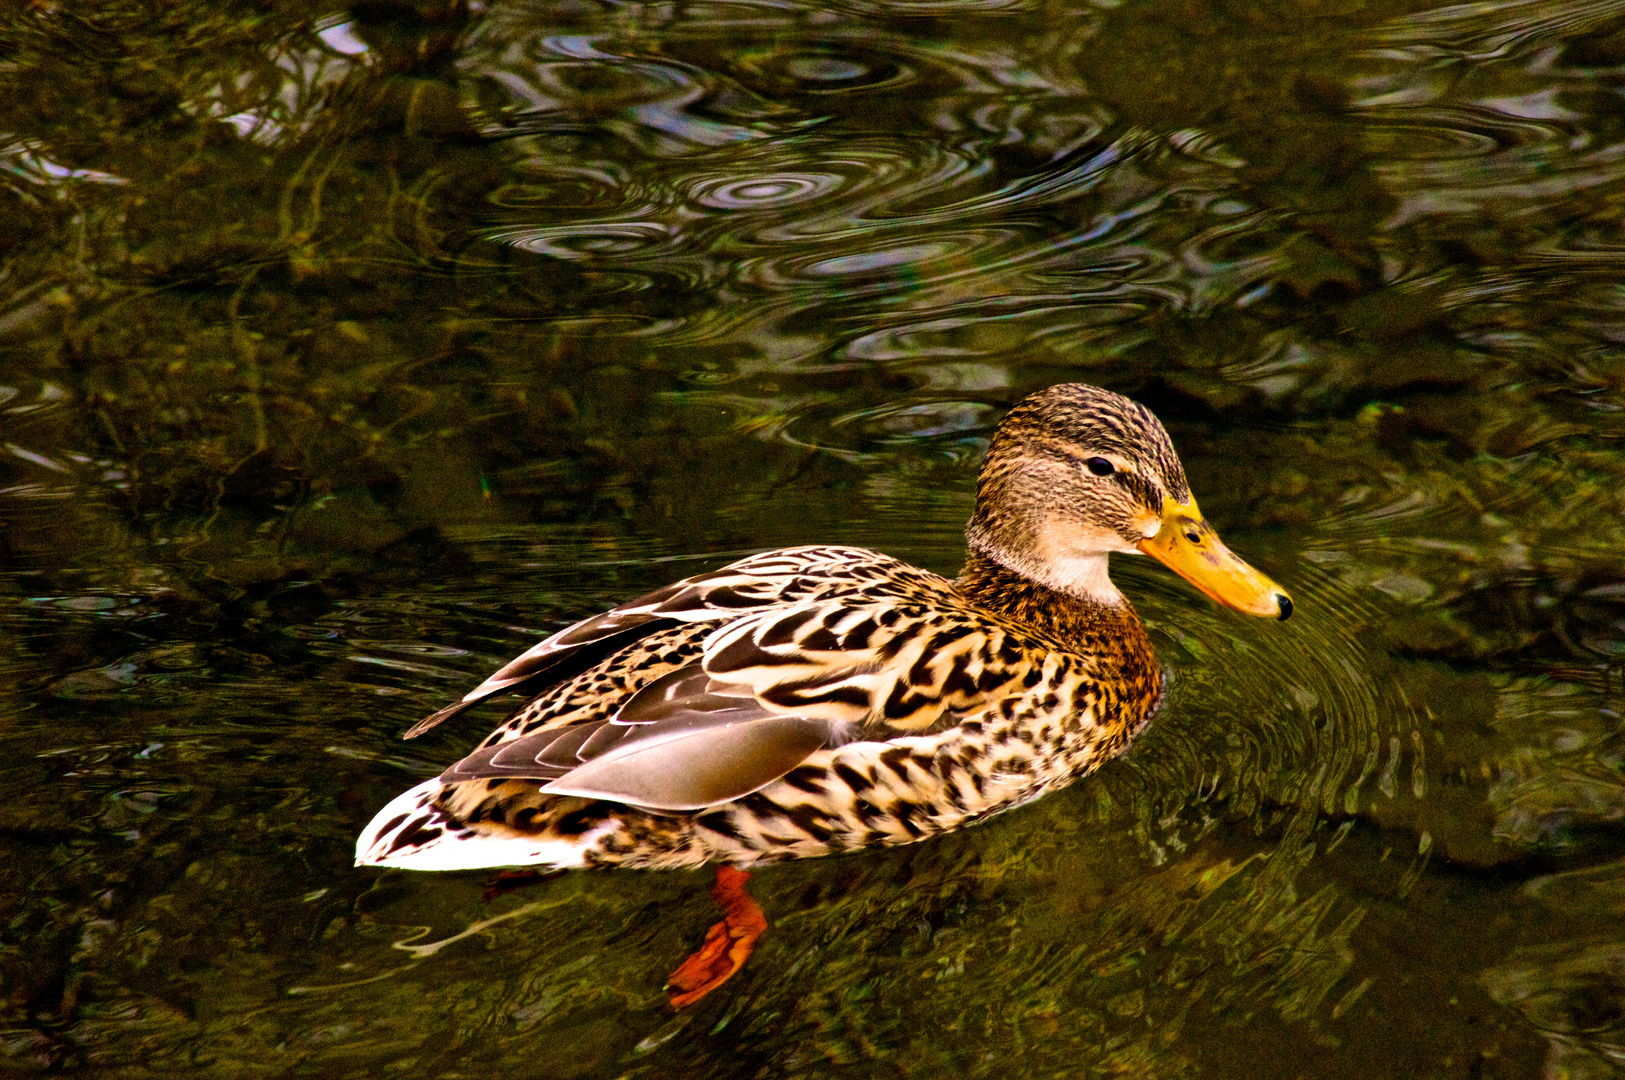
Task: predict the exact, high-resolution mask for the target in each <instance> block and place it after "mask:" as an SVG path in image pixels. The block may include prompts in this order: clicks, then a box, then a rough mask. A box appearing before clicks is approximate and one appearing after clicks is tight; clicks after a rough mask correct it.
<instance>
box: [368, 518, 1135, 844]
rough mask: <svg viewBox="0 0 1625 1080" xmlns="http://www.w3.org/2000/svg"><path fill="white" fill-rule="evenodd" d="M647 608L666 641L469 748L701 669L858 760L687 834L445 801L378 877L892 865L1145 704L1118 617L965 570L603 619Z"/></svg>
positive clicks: (535, 804)
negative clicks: (454, 859)
mask: <svg viewBox="0 0 1625 1080" xmlns="http://www.w3.org/2000/svg"><path fill="white" fill-rule="evenodd" d="M676 597H682V598H684V599H683V600H682V601H681V604H680V606H677V607H674V606H673V598H676ZM747 601H748V602H747ZM651 607H655V608H659V607H664V608H666V609H667V610H666V611H665V612H663V613H662V614H664V615H670V614H671V613H672V611H677V612H680V614H681V616H682V619H681V620H680V621H678V620H673V621H672V622H670V623H669V624H665V625H662V628H660V629H656V630H654V631H653V632H651V633H649V634H648V635H647V636H645V637H643V638H641V639H638V640H636V641H635V642H633V643H631V644H628V645H627V646H625V647H624V648H623V649H622V650H620V651H617V652H615V653H613V654H612V655H610V656H608V657H606V658H605V659H603V660H602V661H600V662H599V663H598V664H596V665H594V666H593V667H591V668H589V669H588V670H586V671H583V672H581V673H579V674H577V675H575V676H574V677H572V678H569V679H567V680H565V681H562V682H560V683H557V684H555V685H553V686H550V687H548V688H547V689H546V690H545V691H543V692H541V693H539V694H538V695H537V696H536V697H535V698H533V699H532V700H530V701H529V702H527V703H526V704H525V705H524V706H523V707H522V708H521V709H520V710H519V711H518V712H517V713H516V714H515V715H514V716H513V717H512V718H511V719H510V720H509V721H508V722H507V723H505V724H503V725H502V726H501V727H500V728H498V729H497V730H496V731H495V732H493V733H492V734H491V735H490V737H489V738H488V739H486V741H485V743H484V744H482V745H486V746H490V745H495V744H499V743H502V742H506V741H510V740H514V739H518V738H521V737H523V736H525V735H529V734H532V733H534V732H538V731H545V730H548V729H553V728H560V727H566V726H570V725H576V724H582V723H588V722H592V721H598V720H603V719H605V718H607V717H608V716H610V715H612V714H613V713H614V712H615V711H616V709H618V708H619V706H620V704H621V703H622V702H624V701H625V700H626V699H627V698H628V697H629V696H630V695H632V694H633V693H634V692H635V691H637V690H638V689H639V688H641V687H643V686H646V685H648V684H649V683H652V682H653V681H654V680H656V679H658V678H659V677H661V676H662V675H666V674H669V673H671V672H673V671H676V670H678V669H680V668H683V667H684V666H686V665H689V664H692V663H694V662H696V661H697V660H700V659H701V658H702V657H703V658H704V661H705V664H706V668H707V670H708V671H711V672H712V673H713V674H714V675H717V676H719V677H721V678H725V679H730V680H735V681H739V682H743V683H746V684H747V685H750V686H752V687H753V688H755V690H756V692H757V696H758V697H759V698H760V699H762V700H765V701H767V702H769V703H770V704H771V705H772V706H774V707H776V708H778V709H780V710H782V711H784V712H786V713H795V714H798V715H800V714H806V713H808V712H819V713H822V714H823V715H826V716H829V717H831V718H838V719H842V720H846V721H850V722H852V723H854V724H855V725H856V726H857V728H858V731H857V732H856V734H857V738H855V740H854V741H851V742H847V743H846V744H845V745H842V746H837V747H831V748H826V749H823V750H819V751H817V752H815V753H814V754H812V755H811V756H810V757H808V758H807V759H806V760H805V761H804V762H802V763H801V764H800V765H798V766H796V767H795V768H794V769H792V770H791V771H790V772H789V773H787V774H786V775H784V776H783V777H782V778H781V779H779V780H777V781H775V782H773V783H771V784H769V785H768V786H766V787H764V788H762V789H761V790H758V791H756V792H753V793H751V794H749V795H746V796H744V797H743V798H741V799H739V800H737V801H734V802H731V803H729V804H727V805H723V806H719V807H715V808H711V809H707V810H704V811H700V812H692V813H654V812H649V811H644V810H638V809H634V808H632V807H629V806H626V805H624V804H621V803H617V802H610V801H607V800H602V799H597V800H594V799H582V798H577V797H571V796H554V795H546V794H542V793H540V792H539V791H538V785H537V783H536V782H535V781H533V780H515V779H499V778H492V779H481V780H473V781H465V782H460V783H457V782H454V783H447V784H444V785H442V786H440V787H439V788H437V789H436V790H434V791H433V792H432V793H430V794H426V795H424V796H422V797H420V800H419V802H420V804H421V805H420V806H418V807H417V808H416V809H415V812H409V813H407V814H405V816H404V817H403V819H402V820H400V821H398V822H395V823H394V824H393V827H392V828H386V829H383V830H380V833H379V835H378V837H377V839H376V841H375V842H374V850H380V849H381V850H383V851H384V852H386V853H387V855H388V856H393V858H389V857H386V858H384V859H379V860H377V861H381V862H389V861H394V859H395V858H399V857H401V855H402V854H403V853H406V852H407V850H408V849H410V848H412V847H414V846H424V845H426V844H428V843H430V842H435V843H444V842H448V841H449V842H451V843H478V842H479V841H480V840H481V839H482V838H495V837H499V836H506V835H511V834H515V833H517V834H524V835H527V836H532V837H535V838H537V839H538V840H540V841H547V842H550V843H551V842H562V843H565V844H568V843H569V841H570V840H572V839H573V838H579V837H585V836H587V835H589V834H591V835H592V836H593V840H592V842H591V846H590V847H588V848H586V849H584V850H582V851H581V852H580V854H579V858H580V862H581V864H583V865H588V866H635V867H676V866H688V865H695V864H699V863H704V862H708V861H727V862H731V863H733V864H735V865H741V866H743V865H749V864H753V863H759V862H766V861H772V860H778V859H787V858H805V857H810V856H817V855H825V854H829V853H831V852H835V851H842V850H848V849H852V848H858V847H868V846H877V845H890V844H901V843H908V842H911V841H914V840H919V839H923V838H924V837H927V836H931V835H935V834H937V833H941V832H945V831H948V830H950V829H954V828H958V827H961V826H963V825H966V824H969V823H971V822H973V821H976V820H979V819H981V818H984V817H987V816H989V815H991V814H995V813H998V812H999V811H1001V810H1007V809H1009V808H1011V807H1013V806H1017V805H1020V804H1021V803H1024V802H1028V801H1030V800H1032V799H1034V798H1037V797H1038V796H1040V795H1043V794H1045V793H1046V792H1049V791H1052V790H1054V789H1055V788H1058V787H1061V786H1063V785H1065V784H1067V783H1069V782H1070V781H1072V780H1073V779H1075V778H1077V777H1078V776H1081V775H1084V774H1085V773H1087V772H1089V771H1091V770H1092V769H1094V768H1096V767H1097V766H1098V765H1099V764H1100V763H1101V762H1103V761H1105V760H1107V759H1109V758H1110V757H1112V756H1113V755H1115V754H1117V753H1119V752H1121V750H1122V749H1123V748H1124V747H1125V746H1127V744H1128V742H1129V740H1130V739H1131V738H1132V737H1133V735H1134V734H1135V733H1136V732H1137V731H1138V729H1139V728H1140V726H1141V725H1143V723H1144V722H1145V720H1146V719H1147V717H1148V716H1149V715H1150V713H1151V711H1152V709H1153V708H1154V706H1155V704H1156V701H1157V698H1158V694H1159V688H1160V681H1159V677H1158V672H1157V669H1156V666H1155V662H1154V660H1153V657H1152V654H1151V649H1150V644H1149V641H1148V640H1147V639H1146V636H1145V632H1144V630H1143V628H1142V627H1141V625H1140V622H1139V619H1138V617H1137V616H1136V615H1135V614H1134V612H1133V610H1132V608H1130V607H1128V606H1127V605H1124V606H1122V607H1120V608H1115V609H1112V608H1103V607H1099V606H1095V605H1090V604H1087V603H1084V602H1081V601H1078V600H1076V599H1075V598H1072V597H1067V596H1062V595H1059V594H1056V593H1054V592H1052V591H1051V590H1048V589H1044V588H1043V587H1042V586H1037V585H1034V584H1033V583H1031V582H1028V581H1026V580H1024V579H1022V578H1020V577H1017V576H1016V575H1014V574H1012V573H1010V572H1008V571H1005V570H1004V569H1003V568H1002V567H1000V566H998V565H997V564H994V563H991V562H988V561H987V560H985V559H980V558H977V557H973V558H972V561H971V564H970V565H969V566H968V567H967V569H966V573H965V575H964V576H963V577H962V578H961V580H960V581H959V582H954V581H950V580H948V579H946V578H943V577H940V576H938V575H935V574H931V573H928V572H926V571H923V570H919V569H917V568H914V567H911V566H908V565H907V564H905V563H902V562H899V561H898V560H896V559H893V558H890V557H889V556H885V555H881V554H878V553H875V552H872V551H866V550H862V549H858V548H841V547H805V548H796V549H790V550H786V551H776V552H771V553H768V554H765V555H761V556H755V557H752V558H749V559H745V560H742V561H740V562H738V563H735V564H733V565H732V566H729V567H726V568H724V569H723V570H721V571H718V572H716V573H713V574H709V575H703V576H701V577H699V578H696V579H691V580H688V581H684V582H679V583H677V584H676V585H674V586H671V587H669V588H667V589H665V590H662V591H661V592H660V593H658V594H653V595H652V596H651V597H650V598H646V599H644V600H641V601H634V602H632V603H630V604H627V605H624V606H623V607H622V608H619V609H616V612H612V613H610V614H611V615H615V614H617V613H619V615H620V618H621V619H622V620H625V619H627V618H633V617H637V616H638V615H641V614H644V613H646V612H647V610H648V609H650V608H651ZM702 613H709V615H710V618H701V617H700V616H701V614H702ZM600 618H603V617H600ZM608 625H612V626H613V625H614V621H613V620H612V621H611V622H610V623H609V624H608ZM431 795H432V797H431ZM386 824H388V823H386ZM606 827H607V828H606ZM396 845H398V846H396Z"/></svg>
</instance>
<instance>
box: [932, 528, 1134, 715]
mask: <svg viewBox="0 0 1625 1080" xmlns="http://www.w3.org/2000/svg"><path fill="white" fill-rule="evenodd" d="M957 584H958V586H959V591H960V592H961V593H963V594H964V596H965V598H966V599H967V600H969V601H970V602H971V603H973V604H975V605H977V606H978V607H981V608H986V609H988V610H990V611H995V612H998V613H999V614H1000V615H1003V616H1004V617H1005V618H1007V619H1010V620H1012V621H1014V622H1017V623H1020V624H1022V625H1024V626H1028V627H1031V628H1033V629H1034V630H1037V631H1038V632H1039V633H1040V634H1042V635H1043V636H1044V637H1047V638H1049V639H1050V640H1052V641H1054V642H1055V643H1056V644H1058V645H1061V646H1063V647H1065V648H1066V649H1067V650H1068V651H1071V652H1077V653H1082V654H1085V655H1088V656H1091V657H1094V658H1096V659H1097V660H1099V661H1100V662H1101V663H1102V664H1103V665H1105V666H1107V667H1111V668H1115V669H1116V672H1115V674H1117V675H1118V676H1119V677H1121V678H1124V679H1127V680H1131V681H1138V680H1141V679H1148V680H1151V681H1152V683H1153V684H1155V683H1159V682H1160V678H1159V677H1158V673H1157V661H1156V657H1155V655H1153V653H1152V651H1151V639H1150V638H1149V637H1147V636H1146V632H1145V624H1143V623H1141V622H1140V616H1139V615H1138V614H1136V613H1135V611H1134V607H1133V605H1131V604H1130V603H1129V602H1128V600H1127V599H1121V600H1120V602H1119V603H1115V604H1108V603H1102V602H1100V601H1097V600H1091V599H1088V598H1086V597H1081V596H1076V595H1073V594H1071V593H1064V592H1060V591H1059V590H1056V589H1052V588H1050V587H1049V586H1047V585H1041V584H1039V583H1038V582H1036V581H1033V580H1032V579H1030V578H1026V577H1023V576H1022V575H1020V574H1018V573H1016V572H1015V571H1014V570H1011V569H1009V568H1008V567H1006V566H1004V565H1003V564H1001V563H997V562H995V561H993V560H992V559H990V558H988V557H987V556H986V555H984V554H983V553H982V552H980V551H977V550H976V549H975V548H972V549H971V551H970V553H969V555H968V556H967V557H966V560H965V569H964V570H962V571H960V574H959V581H958V582H957Z"/></svg>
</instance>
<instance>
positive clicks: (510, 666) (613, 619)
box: [402, 547, 902, 739]
mask: <svg viewBox="0 0 1625 1080" xmlns="http://www.w3.org/2000/svg"><path fill="white" fill-rule="evenodd" d="M876 559H879V560H883V561H885V562H888V563H890V562H894V561H895V560H892V559H889V558H888V557H887V556H883V555H876V554H875V553H874V552H870V551H864V550H862V549H859V548H836V547H809V548H790V549H786V550H782V551H770V552H766V553H765V554H762V555H753V556H751V557H749V558H746V559H741V560H740V561H738V562H736V563H732V564H731V565H728V566H725V567H723V568H722V569H720V570H714V571H712V572H710V573H706V574H699V575H696V576H695V577H691V578H684V579H683V580H681V581H675V582H673V583H672V584H670V585H667V586H665V587H663V588H659V589H656V590H655V591H654V592H652V593H649V594H648V595H646V596H641V597H639V598H638V599H636V600H630V601H627V602H626V603H624V604H621V605H620V606H619V607H616V608H614V609H613V610H610V611H606V612H604V613H603V614H602V615H594V616H593V617H592V618H590V619H584V620H582V621H581V622H578V623H575V624H574V625H572V626H568V627H566V628H565V629H563V630H560V631H559V632H558V633H556V634H554V635H553V636H551V637H549V638H547V639H545V640H543V641H541V642H539V643H538V644H536V645H535V646H533V647H531V648H530V649H528V650H526V651H525V652H523V653H521V654H520V655H518V656H516V657H514V658H513V659H512V660H510V661H508V663H506V664H504V665H503V666H502V667H501V668H499V669H497V670H496V671H495V672H493V673H492V674H491V675H490V677H488V678H487V679H486V680H485V681H484V682H482V683H480V684H479V685H478V686H476V687H475V688H474V689H472V690H470V691H469V692H468V693H467V694H464V695H463V697H462V700H460V701H457V702H454V703H453V704H451V705H448V706H446V707H445V708H443V709H440V710H438V711H436V712H433V713H431V714H430V715H428V716H426V717H424V718H423V719H422V720H419V721H418V722H417V723H416V724H413V725H412V727H411V728H409V729H408V730H407V732H406V734H405V735H403V736H402V738H407V739H415V738H417V737H418V736H419V735H422V734H423V733H424V732H426V731H428V730H430V729H431V728H435V727H438V726H439V725H440V724H442V723H444V722H445V721H447V720H450V719H452V718H453V717H455V716H458V715H460V714H462V713H463V712H465V711H467V710H468V709H471V708H473V707H474V706H476V705H479V704H482V703H483V702H486V701H489V700H491V699H492V698H494V697H497V696H499V695H502V694H516V693H522V694H526V695H530V696H534V695H536V694H539V693H541V692H542V691H543V690H545V689H547V687H549V686H552V685H554V684H555V683H560V682H563V681H564V680H566V679H569V678H571V677H573V676H575V675H578V674H580V673H581V672H583V671H585V670H587V669H588V668H590V667H592V666H593V665H595V664H598V663H600V662H602V661H603V660H605V659H606V658H608V657H609V656H610V655H612V654H614V653H616V652H619V651H620V650H622V649H624V648H626V647H628V646H630V645H632V644H634V643H636V642H637V641H639V640H640V639H642V638H644V637H647V636H648V635H650V634H652V633H655V632H657V631H659V630H662V629H664V628H667V627H670V626H672V625H675V624H676V623H682V622H698V623H703V622H715V621H721V620H730V619H735V618H738V617H739V616H740V615H741V614H742V613H744V612H746V611H748V610H749V609H752V608H760V607H771V606H773V605H777V604H783V603H785V602H786V601H787V600H791V601H794V600H798V599H803V598H805V597H807V596H810V595H825V594H829V593H832V592H839V591H841V590H842V589H848V590H849V589H851V588H853V587H855V586H856V585H858V584H860V583H861V582H862V581H863V580H865V576H864V575H862V574H861V573H859V574H856V575H854V573H853V568H854V567H855V566H861V565H862V564H863V563H865V562H872V561H874V560H876ZM898 565H899V566H901V565H902V564H901V563H898Z"/></svg>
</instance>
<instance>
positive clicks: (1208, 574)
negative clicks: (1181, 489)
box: [1137, 499, 1292, 619]
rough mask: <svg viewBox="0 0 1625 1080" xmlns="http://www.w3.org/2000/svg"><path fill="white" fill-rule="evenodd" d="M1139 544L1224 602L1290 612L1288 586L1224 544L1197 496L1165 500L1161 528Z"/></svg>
mask: <svg viewBox="0 0 1625 1080" xmlns="http://www.w3.org/2000/svg"><path fill="white" fill-rule="evenodd" d="M1137 546H1138V547H1139V549H1140V550H1141V551H1143V552H1145V553H1146V554H1147V555H1149V556H1151V557H1152V558H1153V559H1156V560H1157V561H1158V562H1160V563H1162V564H1163V565H1164V566H1166V567H1168V569H1170V570H1172V571H1173V572H1174V573H1176V574H1178V575H1179V576H1180V577H1182V578H1184V579H1185V580H1186V581H1188V582H1190V583H1191V584H1192V585H1195V586H1196V587H1197V588H1198V589H1201V590H1202V592H1203V593H1205V594H1206V595H1207V596H1208V597H1209V598H1210V599H1212V600H1216V601H1218V602H1219V603H1221V604H1223V605H1224V606H1225V607H1229V608H1235V609H1236V610H1237V611H1245V612H1246V613H1247V614H1249V615H1264V616H1270V617H1273V618H1278V619H1284V618H1286V617H1287V616H1289V615H1291V614H1292V598H1291V597H1290V596H1288V595H1287V594H1286V590H1285V589H1283V588H1281V587H1280V586H1279V585H1277V584H1275V582H1273V581H1271V580H1270V579H1269V578H1267V577H1265V576H1264V575H1263V574H1260V573H1259V572H1258V571H1257V570H1254V569H1253V568H1252V567H1250V566H1248V565H1247V564H1246V563H1244V562H1242V561H1241V560H1240V559H1239V558H1237V557H1236V556H1235V554H1234V553H1233V552H1231V550H1230V549H1229V548H1227V547H1225V546H1224V544H1223V543H1222V542H1221V541H1220V540H1219V534H1218V533H1216V532H1214V531H1213V526H1211V525H1209V524H1208V523H1207V522H1206V521H1205V520H1203V518H1202V512H1201V511H1200V510H1198V509H1197V508H1196V500H1195V499H1192V500H1191V501H1190V502H1189V503H1185V504H1181V503H1177V502H1175V501H1174V500H1172V499H1168V500H1167V501H1165V502H1164V503H1163V504H1162V527H1161V528H1159V529H1158V530H1157V534H1156V535H1155V536H1148V537H1146V538H1145V539H1144V540H1141V541H1140V542H1139V544H1138V545H1137Z"/></svg>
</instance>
